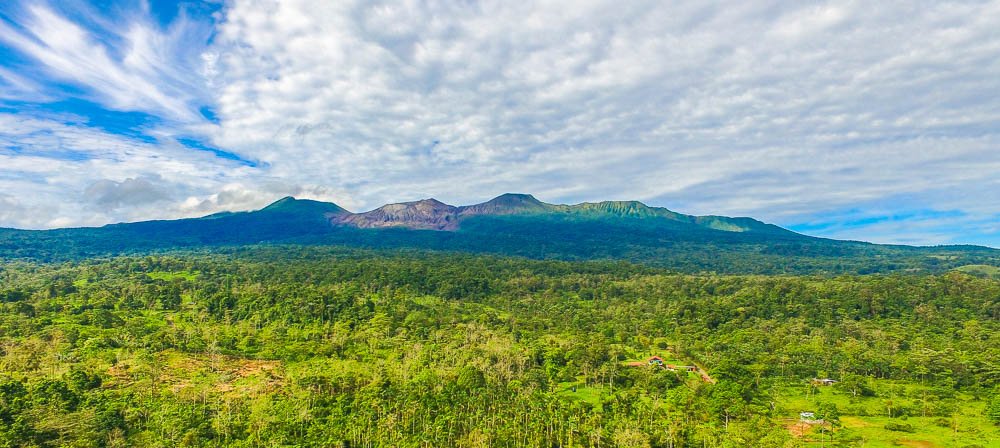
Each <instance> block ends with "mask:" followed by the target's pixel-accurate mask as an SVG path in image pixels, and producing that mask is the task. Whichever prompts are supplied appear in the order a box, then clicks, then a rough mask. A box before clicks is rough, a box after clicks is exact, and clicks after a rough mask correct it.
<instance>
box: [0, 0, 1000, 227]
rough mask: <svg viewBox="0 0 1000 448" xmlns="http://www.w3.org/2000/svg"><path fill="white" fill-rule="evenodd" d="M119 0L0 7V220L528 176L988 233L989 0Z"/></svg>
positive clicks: (155, 210)
mask: <svg viewBox="0 0 1000 448" xmlns="http://www.w3.org/2000/svg"><path fill="white" fill-rule="evenodd" d="M120 9H121V11H120V12H117V13H114V14H116V15H112V13H109V12H107V11H95V10H94V9H93V8H88V7H86V6H79V7H77V8H73V9H66V8H64V9H62V10H58V9H55V8H53V7H51V6H37V5H20V7H19V8H13V9H12V10H11V11H10V12H8V13H6V14H4V15H3V16H4V17H8V18H9V19H8V20H6V21H0V36H3V37H0V45H4V47H2V48H6V49H7V51H8V52H9V53H10V54H11V55H14V56H16V57H15V58H13V59H11V61H13V62H10V63H7V64H3V63H0V98H2V100H3V103H0V104H10V105H9V106H6V107H4V108H3V109H0V112H3V115H0V186H2V187H6V188H5V189H4V190H2V191H6V192H7V193H6V196H3V197H0V208H6V209H7V210H22V209H23V210H28V209H31V212H30V213H24V212H18V213H4V212H0V225H10V226H22V227H24V226H26V227H51V226H56V225H67V224H73V225H80V224H87V225H90V224H100V223H104V222H110V221H115V220H134V219H148V218H166V217H176V216H190V215H197V214H201V213H206V212H213V211H217V210H219V209H236V208H252V207H259V206H262V205H264V204H266V203H267V202H269V201H271V200H274V199H276V198H277V197H280V196H281V195H284V194H298V195H300V196H308V197H315V198H318V199H325V200H333V201H335V202H337V203H338V204H341V205H343V206H346V207H348V208H352V209H368V208H372V207H375V206H378V205H380V204H382V203H384V202H390V201H400V200H412V199H417V198H421V197H429V196H434V197H437V198H439V199H441V200H444V201H448V202H453V203H469V202H475V201H480V200H484V199H487V198H489V197H491V196H493V195H496V194H499V193H502V192H505V191H522V192H531V193H534V194H536V195H537V196H538V197H540V198H541V199H543V200H548V201H552V202H575V201H583V200H601V199H638V200H643V201H645V202H647V203H649V204H651V205H660V206H666V207H669V208H672V209H675V210H678V211H682V212H687V213H696V214H709V213H712V214H727V215H750V216H754V217H758V218H761V219H764V220H767V221H771V222H776V223H779V224H782V225H786V226H790V227H792V228H794V229H798V230H801V231H804V232H807V233H811V234H819V235H824V236H834V237H850V238H855V239H864V240H876V241H882V242H906V243H915V244H936V243H947V242H969V243H980V244H990V245H994V246H1000V230H998V229H997V226H996V224H995V223H996V222H997V221H998V219H997V218H998V215H1000V195H996V194H994V193H992V192H995V191H997V188H998V187H1000V176H998V175H997V173H998V172H1000V151H997V149H998V144H1000V127H998V124H1000V98H997V97H996V95H992V94H991V92H998V91H1000V34H998V33H997V32H996V29H997V27H998V24H1000V2H998V1H981V2H954V3H949V2H880V3H878V4H872V3H870V2H866V3H862V2H846V1H842V2H798V3H792V4H788V3H785V2H764V1H755V2H743V3H740V4H733V3H732V2H718V3H711V2H700V3H697V4H692V3H690V2H686V3H681V2H678V3H664V2H627V3H625V4H622V2H608V1H595V2H579V1H575V2H542V3H539V4H528V3H524V2H521V3H517V2H515V3H511V2H499V1H498V2H490V1H482V2H458V3H456V2H434V1H431V2H405V1H404V2H387V3H373V2H350V1H343V2H310V1H296V0H285V1H281V2H273V1H253V0H237V1H233V2H231V3H228V4H227V5H226V6H225V7H223V8H219V9H217V10H213V11H208V12H205V11H190V10H181V11H179V13H176V14H175V16H174V17H173V18H172V19H171V20H169V21H167V22H166V23H164V22H163V21H162V20H156V19H155V18H154V16H155V15H156V14H155V11H150V10H149V9H148V8H146V9H140V10H128V9H125V8H120ZM2 48H0V50H2ZM66 86H69V87H66ZM66 98H78V99H83V100H85V101H89V102H92V103H93V104H95V105H96V107H99V108H101V109H106V110H108V111H115V112H120V113H135V114H140V116H141V117H147V119H144V120H140V123H139V124H136V125H133V126H126V128H127V130H128V131H130V132H122V131H121V127H122V126H117V127H116V126H113V125H107V123H102V122H101V120H94V119H93V116H92V114H91V113H90V112H87V113H80V112H78V111H69V112H70V115H71V116H68V117H67V116H66V114H65V113H61V114H56V113H54V112H53V111H52V110H49V109H51V108H48V109H47V108H46V107H37V108H29V107H26V106H24V104H26V103H31V104H40V105H45V104H58V102H59V101H62V100H65V99H66ZM60 112H65V111H60ZM74 112H75V114H74ZM112 124H114V123H112ZM191 141H196V142H200V143H198V144H191V143H190V142H191ZM28 191H37V192H38V194H34V195H27V192H28ZM5 201H6V202H5ZM8 202H9V203H10V204H9V205H8ZM14 215H16V216H19V218H18V217H12V216H14Z"/></svg>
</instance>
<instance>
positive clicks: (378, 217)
mask: <svg viewBox="0 0 1000 448" xmlns="http://www.w3.org/2000/svg"><path fill="white" fill-rule="evenodd" d="M330 221H331V223H333V224H347V225H352V226H355V227H359V228H362V229H377V228H386V227H405V228H408V229H426V230H455V229H457V228H458V208H457V207H454V206H451V205H448V204H445V203H443V202H441V201H438V200H437V199H424V200H420V201H416V202H403V203H400V204H387V205H383V206H381V207H379V208H377V209H375V210H372V211H370V212H365V213H356V214H344V215H336V216H333V217H331V220H330Z"/></svg>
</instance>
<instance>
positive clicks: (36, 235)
mask: <svg viewBox="0 0 1000 448" xmlns="http://www.w3.org/2000/svg"><path fill="white" fill-rule="evenodd" d="M255 244H306V245H333V246H346V247H357V248H368V249H385V250H396V249H420V250H435V251H454V252H468V253H489V254H498V255H510V256H521V257H527V258H534V259H561V260H622V261H629V262H636V263H642V264H646V265H651V266H658V267H667V268H671V269H675V270H678V271H683V272H706V271H709V272H721V273H756V274H782V273H789V274H795V273H825V274H838V273H862V274H865V273H874V272H944V271H947V270H950V269H954V268H958V267H961V266H966V265H987V266H997V265H1000V251H997V250H994V249H989V248H984V247H976V246H942V247H910V246H889V245H876V244H869V243H861V242H852V241H838V240H830V239H823V238H814V237H809V236H806V235H801V234H798V233H795V232H791V231H789V230H786V229H783V228H781V227H778V226H774V225H771V224H766V223H763V222H760V221H757V220H754V219H751V218H729V217H722V216H690V215H684V214H680V213H676V212H673V211H670V210H667V209H665V208H658V207H649V206H646V205H645V204H642V203H641V202H636V201H605V202H597V203H583V204H577V205H557V204H547V203H544V202H541V201H539V200H537V199H536V198H534V197H533V196H531V195H524V194H505V195H501V196H499V197H497V198H494V199H492V200H490V201H487V202H484V203H481V204H475V205H470V206H460V207H455V206H451V205H448V204H444V203H441V202H439V201H436V200H433V199H425V200H422V201H415V202H408V203H402V204H389V205H386V206H383V207H380V208H378V209H376V210H372V211H370V212H364V213H351V212H348V211H347V210H345V209H343V208H341V207H339V206H337V205H335V204H331V203H325V202H318V201H311V200H301V199H294V198H291V197H287V198H283V199H281V200H279V201H277V202H275V203H273V204H271V205H269V206H267V207H265V208H263V209H261V210H257V211H251V212H229V213H217V214H213V215H209V216H205V217H202V218H191V219H179V220H161V221H146V222H136V223H125V224H112V225H107V226H104V227H99V228H73V229H55V230H45V231H27V230H15V229H0V257H2V258H5V259H27V260H39V261H59V260H71V259H79V258H86V257H93V256H106V255H116V254H136V253H145V252H149V251H163V250H175V249H197V248H210V247H218V246H242V245H255Z"/></svg>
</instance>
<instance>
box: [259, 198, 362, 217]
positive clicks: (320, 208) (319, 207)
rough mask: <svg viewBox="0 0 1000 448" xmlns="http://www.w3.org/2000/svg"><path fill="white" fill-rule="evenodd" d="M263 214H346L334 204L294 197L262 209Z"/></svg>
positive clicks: (283, 199) (275, 202) (280, 200)
mask: <svg viewBox="0 0 1000 448" xmlns="http://www.w3.org/2000/svg"><path fill="white" fill-rule="evenodd" d="M260 211H262V212H286V213H321V214H322V213H334V214H340V213H346V212H347V210H344V209H343V208H341V207H340V206H339V205H337V204H334V203H332V202H321V201H314V200H312V199H295V198H294V197H292V196H285V197H283V198H281V199H278V200H277V201H274V202H272V203H271V204H270V205H268V206H267V207H264V208H262V209H260Z"/></svg>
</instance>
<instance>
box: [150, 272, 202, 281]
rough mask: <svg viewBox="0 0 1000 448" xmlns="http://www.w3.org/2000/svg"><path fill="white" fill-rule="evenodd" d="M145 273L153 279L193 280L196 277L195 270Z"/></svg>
mask: <svg viewBox="0 0 1000 448" xmlns="http://www.w3.org/2000/svg"><path fill="white" fill-rule="evenodd" d="M146 275H147V276H148V277H149V278H151V279H153V280H165V281H168V282H169V281H171V280H174V279H177V278H179V279H183V280H189V281H193V280H194V279H195V278H197V277H198V273H197V272H191V271H177V272H167V271H153V272H149V273H147V274H146Z"/></svg>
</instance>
